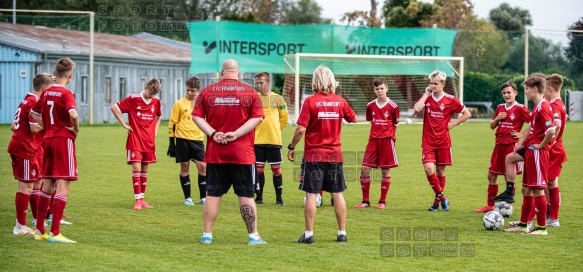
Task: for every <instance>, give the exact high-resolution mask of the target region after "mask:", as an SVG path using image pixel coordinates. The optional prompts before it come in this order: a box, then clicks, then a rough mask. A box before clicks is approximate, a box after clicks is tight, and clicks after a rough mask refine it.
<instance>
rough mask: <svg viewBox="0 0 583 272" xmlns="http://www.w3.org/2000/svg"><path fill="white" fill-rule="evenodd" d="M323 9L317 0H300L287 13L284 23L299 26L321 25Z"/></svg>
mask: <svg viewBox="0 0 583 272" xmlns="http://www.w3.org/2000/svg"><path fill="white" fill-rule="evenodd" d="M321 13H322V7H320V5H318V3H317V2H316V1H315V0H300V1H298V2H295V3H292V4H291V7H290V8H289V10H288V11H287V14H286V15H285V18H284V19H283V20H282V23H286V24H292V25H299V24H321V23H322V21H323V20H322V17H321V15H320V14H321Z"/></svg>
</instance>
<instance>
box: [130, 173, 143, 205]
mask: <svg viewBox="0 0 583 272" xmlns="http://www.w3.org/2000/svg"><path fill="white" fill-rule="evenodd" d="M132 183H133V185H134V198H135V199H140V194H141V193H142V184H141V180H140V172H132Z"/></svg>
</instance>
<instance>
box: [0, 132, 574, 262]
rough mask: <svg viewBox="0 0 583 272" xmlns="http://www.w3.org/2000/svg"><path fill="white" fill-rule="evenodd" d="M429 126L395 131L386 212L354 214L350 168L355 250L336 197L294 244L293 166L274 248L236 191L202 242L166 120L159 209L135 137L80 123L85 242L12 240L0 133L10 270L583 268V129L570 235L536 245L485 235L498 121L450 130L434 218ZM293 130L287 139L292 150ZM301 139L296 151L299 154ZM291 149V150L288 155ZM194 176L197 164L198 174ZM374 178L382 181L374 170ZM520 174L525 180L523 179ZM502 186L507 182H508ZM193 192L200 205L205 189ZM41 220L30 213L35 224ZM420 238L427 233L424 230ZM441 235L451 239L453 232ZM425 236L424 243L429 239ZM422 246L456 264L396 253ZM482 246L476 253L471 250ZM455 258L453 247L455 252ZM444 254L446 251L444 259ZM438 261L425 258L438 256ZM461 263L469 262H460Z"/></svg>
mask: <svg viewBox="0 0 583 272" xmlns="http://www.w3.org/2000/svg"><path fill="white" fill-rule="evenodd" d="M421 128H422V126H421V125H416V124H412V125H405V124H404V123H403V124H402V125H401V126H400V127H399V129H398V132H397V137H398V140H397V152H398V157H399V163H400V166H399V167H398V168H394V169H392V170H391V176H392V182H391V183H392V185H391V188H390V191H389V195H388V198H387V209H385V210H377V209H374V208H370V209H360V210H355V209H352V208H351V207H352V206H354V205H355V204H357V203H359V202H360V200H361V191H360V184H359V183H358V182H357V180H356V179H357V178H358V175H359V173H358V172H355V171H358V169H359V164H358V163H355V162H354V161H352V162H346V163H345V165H344V167H345V170H346V172H347V173H349V171H352V176H350V174H347V176H348V178H349V179H350V180H349V181H348V182H347V185H348V190H347V191H346V192H345V198H346V202H347V207H348V208H347V210H348V215H347V221H348V222H347V232H348V239H349V241H348V243H346V244H338V243H336V242H335V238H336V230H337V227H336V220H335V217H334V211H333V207H332V206H330V195H329V194H328V193H325V194H324V205H323V206H322V207H320V208H319V209H318V213H317V216H316V223H315V237H316V241H317V243H316V245H314V246H308V245H303V244H296V243H295V242H294V241H295V239H297V238H298V237H299V236H300V235H301V234H302V233H303V231H304V218H303V192H301V191H299V190H297V185H298V183H297V178H295V177H294V174H293V173H294V170H296V171H297V170H298V169H299V165H298V164H293V163H290V162H289V161H287V160H286V162H285V163H284V164H283V167H282V169H283V177H284V195H283V198H284V200H285V202H286V204H287V206H284V207H280V206H277V205H275V196H274V190H273V185H272V183H271V177H270V171H269V170H267V171H266V172H267V175H266V186H265V187H266V189H265V193H264V201H265V203H266V204H263V205H259V207H258V218H259V219H258V228H259V233H260V234H261V235H262V237H263V238H264V239H265V240H266V241H267V242H268V243H269V244H268V245H262V246H255V247H253V246H247V235H246V231H245V226H244V223H243V222H242V220H241V217H240V214H239V209H238V205H237V198H236V196H235V195H234V194H233V193H232V190H231V191H230V192H229V193H228V194H227V195H226V196H224V198H223V202H222V205H221V211H220V213H219V217H218V219H217V222H216V224H215V228H214V231H213V235H214V243H213V244H211V245H201V244H200V242H199V237H200V235H201V233H202V213H201V210H202V206H201V205H198V204H197V205H196V206H194V207H190V206H186V205H183V204H182V200H183V195H182V191H181V189H180V184H179V180H178V176H179V166H178V165H176V164H175V163H174V159H171V158H169V157H167V156H166V155H165V154H166V148H167V144H168V138H167V129H166V124H164V123H163V124H162V125H161V126H160V133H159V135H158V137H157V141H156V142H157V147H158V152H157V154H158V163H156V164H153V165H151V166H150V168H149V171H148V190H147V192H146V200H147V201H149V203H150V204H151V205H154V206H155V208H154V209H149V210H141V211H134V210H132V207H133V202H134V200H133V191H132V186H131V167H130V166H129V165H126V163H125V149H124V148H125V141H126V131H125V130H124V129H122V128H121V127H120V126H82V127H81V133H80V134H79V138H78V140H77V142H76V145H77V159H78V163H79V180H78V181H76V182H73V184H72V186H71V194H70V196H69V198H68V203H67V210H66V212H65V213H66V214H67V215H70V216H72V218H71V219H70V220H71V221H72V222H74V225H72V226H63V227H62V232H63V234H64V235H65V236H67V237H68V238H71V239H73V240H76V241H78V243H79V244H76V245H65V244H49V243H47V242H39V241H34V240H33V239H32V237H30V236H28V237H19V236H14V235H13V234H12V233H11V230H12V228H13V226H14V222H15V213H14V194H15V192H16V189H17V182H16V180H14V179H13V178H12V172H11V167H10V157H9V155H8V153H6V152H5V150H6V148H7V145H8V142H9V140H10V137H11V135H12V133H11V131H10V130H9V127H8V126H0V150H3V152H2V153H1V154H0V176H1V177H2V179H1V180H0V188H2V190H1V194H0V241H1V243H0V270H3V271H6V270H10V271H32V270H39V269H40V270H42V271H56V270H59V271H61V270H71V271H79V270H88V271H89V270H100V271H110V270H137V271H142V270H196V271H214V270H295V271H300V270H302V271H305V270H306V269H307V270H362V271H374V270H380V269H383V270H385V269H390V270H407V271H410V270H446V271H452V270H456V271H466V270H482V271H486V270H488V271H489V270H525V269H526V267H533V268H536V269H537V270H550V269H560V270H580V269H582V268H583V265H582V264H581V263H580V259H581V257H582V255H583V251H581V242H582V241H583V238H582V237H583V233H582V231H581V228H580V225H579V224H578V223H579V220H580V216H581V210H583V204H582V203H583V197H582V196H583V188H582V187H581V186H580V184H579V181H580V179H581V178H580V177H581V176H583V171H582V168H581V167H580V166H578V165H580V162H581V161H583V158H582V157H583V139H582V138H581V132H582V131H583V123H577V122H570V123H568V125H567V130H566V133H565V135H564V142H565V147H566V149H567V151H568V156H569V162H567V163H566V164H564V168H563V172H562V175H561V180H560V187H561V191H562V209H561V214H560V218H561V227H560V228H550V229H549V236H546V237H542V236H537V237H529V236H525V235H521V234H517V233H504V232H492V231H486V230H485V229H484V227H483V226H482V216H483V214H477V213H474V212H473V210H474V209H476V208H479V207H481V206H483V205H485V200H486V188H487V179H486V174H487V169H488V165H489V158H490V154H491V152H492V148H493V145H494V131H492V130H490V129H489V127H488V123H484V122H482V123H466V124H464V125H462V126H458V127H456V128H454V129H453V130H452V132H451V133H452V140H453V144H454V147H453V154H454V165H453V166H452V167H448V168H447V180H448V182H447V186H446V191H445V193H446V195H447V197H448V198H449V199H450V200H451V205H450V211H449V212H442V211H439V212H428V211H427V208H428V207H429V206H430V205H431V203H432V199H433V192H432V191H431V189H430V187H429V185H428V183H427V180H426V178H425V175H424V172H423V167H422V165H421V148H420V144H421ZM294 129H295V127H293V126H292V127H287V128H286V129H285V131H284V136H283V139H284V146H286V145H287V144H288V143H289V142H290V140H291V136H292V133H293V130H294ZM368 131H369V126H368V125H345V126H344V127H343V134H342V147H343V150H344V151H345V152H347V154H348V155H349V156H352V155H354V154H357V152H362V151H363V150H364V147H365V146H366V143H367V138H368ZM302 148H303V141H302V142H301V143H300V144H299V145H298V147H297V149H296V151H301V150H302ZM286 151H287V150H285V149H284V156H285V152H286ZM191 169H192V171H191V180H192V181H196V174H197V173H196V168H195V167H194V165H192V166H191ZM374 175H376V176H377V177H378V176H379V172H378V171H376V170H375V173H374ZM520 180H521V177H518V180H517V181H518V182H520ZM499 182H500V184H501V189H500V190H503V186H504V181H503V179H502V178H500V179H499ZM195 184H196V183H194V184H193V186H192V188H193V194H192V195H193V197H195V198H196V196H197V195H198V188H197V187H196V185H195ZM379 194H380V180H379V179H378V178H377V179H375V180H374V181H373V183H372V185H371V202H372V203H373V206H374V204H375V203H376V201H377V199H378V196H379ZM516 199H517V203H516V204H515V210H516V212H515V214H514V215H513V216H512V218H510V219H508V218H506V222H508V220H518V216H519V214H520V205H521V203H522V197H521V196H520V193H518V194H517V197H516ZM31 221H32V215H29V217H28V224H29V226H30V224H31ZM401 230H408V231H417V232H416V233H418V234H424V233H425V234H427V233H428V232H429V231H430V230H438V231H440V230H443V231H444V232H445V231H450V230H453V231H454V232H453V233H457V234H456V235H455V236H454V238H455V239H456V240H454V241H447V240H444V241H437V242H436V241H428V240H424V241H414V237H413V236H410V239H411V240H402V241H401V240H398V239H400V238H402V237H400V236H395V238H394V239H391V234H396V235H398V234H399V233H400V231H401ZM418 231H420V232H418ZM444 232H441V233H444ZM421 238H423V237H421ZM418 245H428V246H429V247H434V246H438V247H441V248H442V249H444V250H449V249H451V248H452V247H450V246H453V248H455V249H457V250H456V251H455V252H456V253H457V257H445V256H441V257H427V256H425V257H416V256H410V257H397V256H398V255H399V254H402V253H403V252H400V253H399V252H397V253H395V254H396V256H395V257H387V256H386V255H387V254H390V252H391V249H396V248H397V247H399V248H401V246H405V247H408V248H409V249H411V250H412V251H411V255H415V254H416V253H419V251H414V250H413V247H414V246H418ZM472 249H473V251H471V250H472ZM448 252H449V251H448ZM445 253H446V252H445V251H443V252H442V254H445ZM432 254H435V253H427V252H426V255H429V256H431V255H432ZM460 254H461V255H469V256H467V257H461V256H460Z"/></svg>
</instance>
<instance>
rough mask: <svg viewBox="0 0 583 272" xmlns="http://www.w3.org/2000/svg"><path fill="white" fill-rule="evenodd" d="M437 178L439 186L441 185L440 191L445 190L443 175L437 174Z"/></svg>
mask: <svg viewBox="0 0 583 272" xmlns="http://www.w3.org/2000/svg"><path fill="white" fill-rule="evenodd" d="M437 179H438V180H439V186H441V191H445V176H443V177H440V176H437Z"/></svg>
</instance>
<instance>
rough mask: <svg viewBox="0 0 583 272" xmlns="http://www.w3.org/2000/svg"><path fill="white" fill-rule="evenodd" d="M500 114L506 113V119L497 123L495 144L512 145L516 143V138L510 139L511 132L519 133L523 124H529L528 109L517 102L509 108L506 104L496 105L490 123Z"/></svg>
mask: <svg viewBox="0 0 583 272" xmlns="http://www.w3.org/2000/svg"><path fill="white" fill-rule="evenodd" d="M501 112H505V113H506V118H504V119H502V120H500V121H498V127H497V128H496V144H513V143H516V142H518V138H514V137H512V135H511V134H510V133H511V132H512V131H513V130H514V131H516V132H520V131H521V130H522V125H524V123H529V122H530V120H531V119H532V117H531V116H530V112H529V111H528V109H527V108H526V107H525V106H524V105H522V104H519V103H517V102H514V104H513V105H512V106H510V107H508V106H507V105H506V103H503V104H500V105H498V107H497V108H496V112H495V113H494V117H492V121H491V122H494V118H496V116H498V114H500V113H501Z"/></svg>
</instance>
